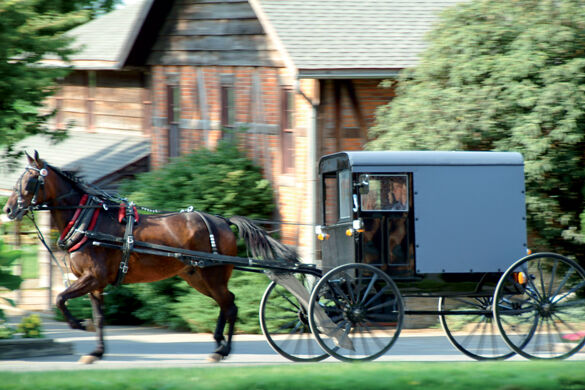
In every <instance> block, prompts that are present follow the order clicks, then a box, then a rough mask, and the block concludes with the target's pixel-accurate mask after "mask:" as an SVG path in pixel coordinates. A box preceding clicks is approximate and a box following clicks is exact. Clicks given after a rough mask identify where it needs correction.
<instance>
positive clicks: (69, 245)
mask: <svg viewBox="0 0 585 390" xmlns="http://www.w3.org/2000/svg"><path fill="white" fill-rule="evenodd" d="M28 170H33V171H36V172H38V173H39V175H38V176H37V177H32V178H30V179H29V180H28V182H27V184H26V187H25V190H26V191H27V192H28V193H32V194H33V197H32V200H31V203H30V205H29V206H28V207H24V198H23V191H22V177H23V176H24V175H25V173H26V172H27V171H28ZM47 175H48V170H47V168H46V163H45V164H44V165H43V168H36V167H33V166H27V167H26V168H25V171H24V172H23V174H22V175H21V177H20V180H19V181H18V183H19V184H18V187H17V188H16V187H15V191H16V192H17V195H18V200H17V207H18V209H19V210H24V209H30V210H35V209H36V210H51V209H75V213H74V214H73V217H72V218H71V220H70V221H69V222H68V223H67V225H66V226H65V229H64V230H63V232H62V233H61V236H60V237H59V239H58V240H57V246H58V247H59V248H60V249H63V250H66V251H67V252H68V253H73V252H75V251H77V250H79V249H80V248H81V247H82V246H83V245H84V244H85V243H86V242H87V240H88V239H90V238H91V237H93V236H94V235H99V233H94V232H93V230H94V228H95V226H96V225H97V220H98V218H99V215H100V212H101V210H102V209H104V210H108V208H109V207H118V208H119V211H118V222H120V223H125V224H126V227H125V230H124V237H123V239H122V247H121V248H120V249H121V250H122V260H121V261H120V266H119V268H118V273H117V275H116V281H115V282H114V285H116V286H119V285H121V284H122V283H123V282H124V278H125V276H126V274H127V273H128V269H129V267H128V263H129V260H130V254H131V253H132V252H133V250H134V243H135V240H134V234H133V230H134V225H136V224H137V223H138V220H139V218H140V216H139V214H138V210H137V207H136V206H135V205H134V203H133V202H126V200H123V203H122V204H120V205H111V204H109V205H108V204H107V203H105V200H104V198H103V197H102V196H96V195H90V194H84V195H83V196H82V197H81V200H80V201H79V204H78V205H77V206H47V205H46V204H37V198H38V192H39V190H40V189H41V188H43V186H44V184H45V177H46V176H47ZM72 194H73V193H72V192H70V193H67V194H65V195H61V196H60V197H59V198H57V200H58V199H60V198H64V197H67V196H70V195H72ZM108 199H109V200H113V199H114V198H112V197H111V196H108ZM145 210H147V211H158V210H150V209H145ZM180 212H181V213H183V212H195V213H197V215H198V216H199V217H200V218H201V220H202V221H203V223H204V224H205V227H206V228H207V231H208V232H209V242H210V245H211V250H212V252H213V254H218V250H217V244H216V240H215V235H214V234H213V229H212V227H211V226H212V225H211V224H210V222H209V220H208V218H207V217H206V216H205V215H204V214H203V213H202V212H199V211H194V210H193V207H189V208H188V209H186V210H181V211H180ZM31 220H32V222H33V224H34V226H35V228H36V230H37V233H38V235H39V238H40V240H41V242H42V243H43V244H44V245H45V247H46V248H47V250H48V251H49V253H50V254H51V256H52V258H53V259H54V261H55V262H56V263H57V265H58V266H59V268H60V265H59V263H58V261H57V260H56V258H55V257H54V255H53V252H52V251H51V249H50V248H49V246H48V245H47V244H46V242H45V240H44V237H43V235H42V233H41V231H40V229H39V227H38V226H37V224H36V221H35V220H34V218H33V217H31Z"/></svg>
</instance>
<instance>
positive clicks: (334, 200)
mask: <svg viewBox="0 0 585 390" xmlns="http://www.w3.org/2000/svg"><path fill="white" fill-rule="evenodd" d="M351 189H352V185H351V172H350V171H349V170H343V171H340V172H336V173H330V174H326V175H324V176H323V199H324V202H323V214H324V215H323V217H324V218H323V221H324V223H325V225H333V224H336V223H337V222H339V221H340V220H344V219H349V218H351V209H352V204H351V199H352V193H351Z"/></svg>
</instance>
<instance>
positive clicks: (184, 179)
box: [120, 142, 274, 219]
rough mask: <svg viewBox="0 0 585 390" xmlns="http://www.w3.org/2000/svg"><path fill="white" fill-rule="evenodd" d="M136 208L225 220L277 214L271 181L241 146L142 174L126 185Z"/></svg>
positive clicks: (220, 147)
mask: <svg viewBox="0 0 585 390" xmlns="http://www.w3.org/2000/svg"><path fill="white" fill-rule="evenodd" d="M120 191H121V193H122V194H124V195H125V196H127V197H128V199H130V200H132V201H134V202H135V203H136V204H139V205H143V206H147V207H153V208H157V209H162V210H168V211H175V210H179V209H182V208H186V207H189V206H193V207H194V208H195V210H199V211H207V212H210V213H212V214H220V215H223V216H226V217H231V216H233V215H244V216H247V217H249V218H256V219H261V218H268V217H270V216H271V214H272V212H273V211H274V199H273V192H272V186H271V185H270V182H269V181H268V180H266V179H264V178H263V177H262V173H261V172H260V168H258V167H257V166H255V165H254V164H253V162H252V161H251V160H249V159H248V158H247V157H246V156H245V155H244V154H242V153H241V152H240V151H239V150H238V148H237V146H236V145H235V144H234V143H231V142H220V144H219V145H218V147H217V150H215V151H211V150H208V149H201V150H197V151H194V152H192V153H190V154H188V155H185V156H182V157H179V158H177V159H175V160H173V161H172V162H171V163H170V164H168V165H166V166H165V167H164V168H162V169H159V170H156V171H151V172H147V173H143V174H141V175H139V176H138V177H137V178H136V180H134V181H131V182H127V183H126V184H125V185H123V186H121V188H120Z"/></svg>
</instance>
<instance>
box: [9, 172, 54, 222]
mask: <svg viewBox="0 0 585 390" xmlns="http://www.w3.org/2000/svg"><path fill="white" fill-rule="evenodd" d="M30 171H35V172H37V173H38V175H37V176H34V177H31V178H30V179H28V181H27V182H26V187H25V188H24V189H25V191H26V192H27V193H32V194H33V196H32V199H31V201H30V204H29V205H28V206H27V207H25V206H24V196H23V191H22V179H23V177H24V175H25V174H27V173H28V172H30ZM48 174H49V171H48V170H47V164H46V163H44V164H43V167H42V168H37V167H33V166H31V165H27V166H26V167H25V168H24V172H22V175H20V178H19V179H18V185H17V186H15V187H14V192H16V195H17V202H16V206H17V210H16V213H17V214H18V213H20V212H22V211H24V210H26V209H31V208H34V207H35V206H37V200H38V194H39V190H41V189H42V188H44V186H45V177H47V175H48Z"/></svg>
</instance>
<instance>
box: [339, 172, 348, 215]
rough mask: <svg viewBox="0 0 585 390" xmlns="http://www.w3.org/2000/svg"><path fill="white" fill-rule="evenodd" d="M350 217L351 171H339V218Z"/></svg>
mask: <svg viewBox="0 0 585 390" xmlns="http://www.w3.org/2000/svg"><path fill="white" fill-rule="evenodd" d="M347 218H351V172H350V171H349V169H346V170H344V171H341V172H339V219H347Z"/></svg>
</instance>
